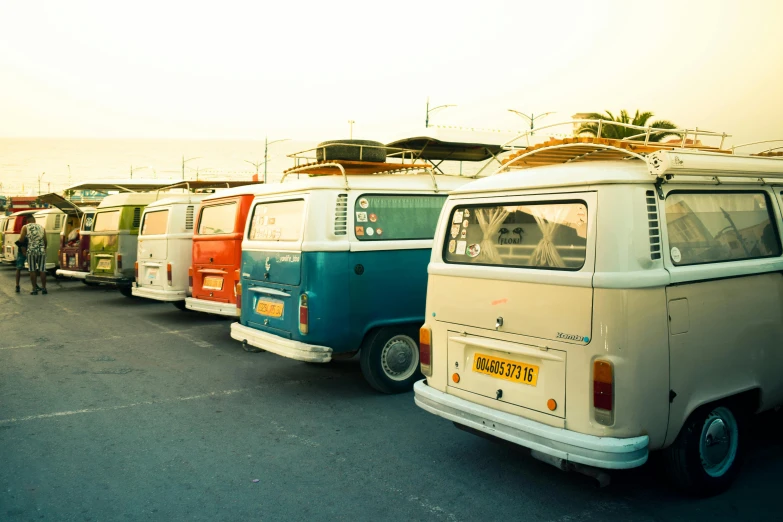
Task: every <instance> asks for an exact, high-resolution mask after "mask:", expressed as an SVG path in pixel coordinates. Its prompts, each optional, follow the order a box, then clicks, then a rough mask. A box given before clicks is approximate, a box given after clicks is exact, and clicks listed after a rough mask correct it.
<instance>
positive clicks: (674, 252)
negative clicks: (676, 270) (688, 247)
mask: <svg viewBox="0 0 783 522" xmlns="http://www.w3.org/2000/svg"><path fill="white" fill-rule="evenodd" d="M680 260H682V254H681V253H680V249H679V248H677V247H672V261H674V262H675V263H679V262H680Z"/></svg>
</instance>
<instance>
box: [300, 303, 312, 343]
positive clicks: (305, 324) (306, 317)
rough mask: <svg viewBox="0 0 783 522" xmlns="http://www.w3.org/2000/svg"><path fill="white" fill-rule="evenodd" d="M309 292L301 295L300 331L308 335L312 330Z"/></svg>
mask: <svg viewBox="0 0 783 522" xmlns="http://www.w3.org/2000/svg"><path fill="white" fill-rule="evenodd" d="M308 301H309V299H308V298H307V294H302V295H300V296H299V333H301V334H302V335H307V332H309V331H310V310H309V303H308Z"/></svg>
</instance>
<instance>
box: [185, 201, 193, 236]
mask: <svg viewBox="0 0 783 522" xmlns="http://www.w3.org/2000/svg"><path fill="white" fill-rule="evenodd" d="M185 230H193V205H188V208H187V210H185Z"/></svg>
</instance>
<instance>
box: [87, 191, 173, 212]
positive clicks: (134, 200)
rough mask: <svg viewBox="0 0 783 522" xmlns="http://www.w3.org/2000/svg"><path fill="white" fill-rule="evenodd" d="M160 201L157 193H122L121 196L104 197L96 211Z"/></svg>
mask: <svg viewBox="0 0 783 522" xmlns="http://www.w3.org/2000/svg"><path fill="white" fill-rule="evenodd" d="M158 199H160V194H158V193H157V192H123V193H121V194H112V195H110V196H106V197H105V198H103V201H101V204H100V205H98V209H99V210H100V209H104V208H107V207H121V206H125V205H149V204H150V203H152V202H153V201H157V200H158Z"/></svg>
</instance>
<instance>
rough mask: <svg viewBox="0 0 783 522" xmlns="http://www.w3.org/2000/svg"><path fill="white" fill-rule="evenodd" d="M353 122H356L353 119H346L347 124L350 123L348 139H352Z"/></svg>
mask: <svg viewBox="0 0 783 522" xmlns="http://www.w3.org/2000/svg"><path fill="white" fill-rule="evenodd" d="M354 123H356V122H355V121H353V120H348V125H350V126H351V130H350V131H349V132H348V139H349V140H352V139H353V124H354Z"/></svg>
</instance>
